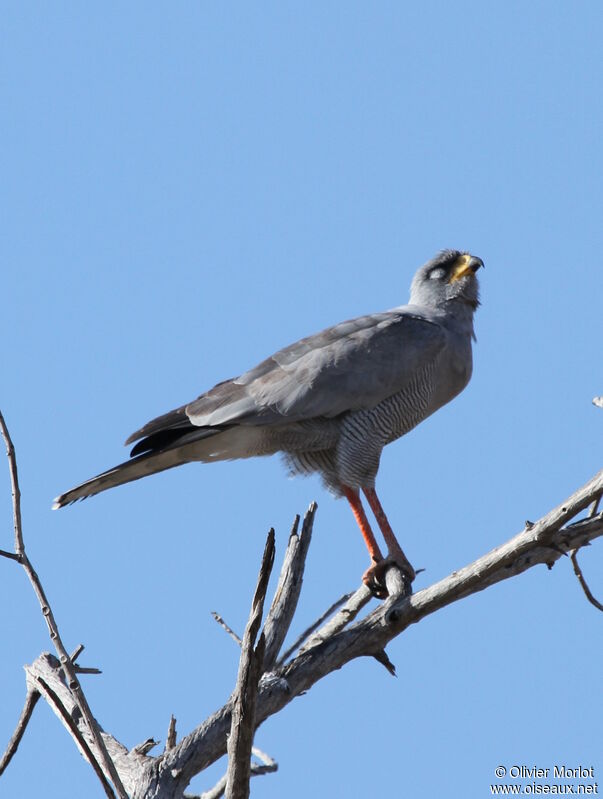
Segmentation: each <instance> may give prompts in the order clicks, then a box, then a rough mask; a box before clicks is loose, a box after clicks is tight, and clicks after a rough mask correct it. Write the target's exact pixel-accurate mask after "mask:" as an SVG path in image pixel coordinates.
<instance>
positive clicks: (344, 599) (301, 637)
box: [277, 594, 353, 667]
mask: <svg viewBox="0 0 603 799" xmlns="http://www.w3.org/2000/svg"><path fill="white" fill-rule="evenodd" d="M352 596H353V594H344V595H343V596H340V597H339V599H336V600H335V602H333V604H332V605H331V606H330V607H328V608H327V609H326V610H325V612H324V613H323V614H322V615H321V616H320V618H318V619H316V621H315V622H314V623H313V624H311V625H310V626H309V627H308V628H306V629H305V630H304V631H303V633H302V634H301V635H299V636H298V637H297V638H296V639H295V641H294V642H293V643H292V644H291V646H290V647H289V649H287V650H286V651H285V653H284V654H283V655H281V657H280V658H279V659H278V663H277V666H278V667H280V666H282V665H283V664H284V663H286V662H287V661H288V660H289V658H290V657H291V655H292V654H293V653H294V652H297V650H298V649H299V648H300V647H301V645H302V644H303V643H304V641H305V640H306V639H307V638H309V637H310V636H311V635H312V633H313V632H315V631H316V630H317V629H318V628H319V627H320V625H321V624H322V623H323V622H324V621H326V619H328V618H329V617H330V616H331V615H332V614H333V613H335V611H336V610H337V608H340V607H341V606H342V605H343V603H344V602H347V601H348V600H349V599H350V597H352Z"/></svg>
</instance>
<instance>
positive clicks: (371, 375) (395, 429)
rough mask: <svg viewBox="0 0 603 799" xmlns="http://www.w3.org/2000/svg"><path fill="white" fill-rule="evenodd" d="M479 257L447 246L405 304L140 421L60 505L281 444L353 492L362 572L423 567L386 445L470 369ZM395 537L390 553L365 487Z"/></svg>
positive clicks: (374, 581)
mask: <svg viewBox="0 0 603 799" xmlns="http://www.w3.org/2000/svg"><path fill="white" fill-rule="evenodd" d="M481 266H483V261H482V260H481V259H480V258H476V257H475V256H472V255H470V254H469V253H467V252H460V251H458V250H444V251H443V252H440V253H439V254H438V255H437V256H436V257H435V258H433V259H432V260H431V261H428V262H427V263H426V264H425V265H424V266H422V267H421V268H420V269H419V270H418V271H417V273H416V274H415V276H414V278H413V281H412V285H411V288H410V300H409V303H408V305H401V306H399V307H397V308H393V309H392V310H391V311H384V312H383V313H375V314H369V315H368V316H360V317H358V318H356V319H351V320H349V321H347V322H341V324H338V325H335V326H334V327H329V328H327V329H326V330H323V331H322V332H321V333H317V334H315V335H313V336H309V337H308V338H303V339H301V340H300V341H297V342H296V343H295V344H291V345H290V346H289V347H285V348H284V349H282V350H279V351H278V352H276V353H275V354H274V355H272V356H271V357H270V358H267V359H266V360H265V361H262V362H261V363H260V364H258V366H256V367H255V368H254V369H251V370H250V371H248V372H245V373H244V374H242V375H241V376H240V377H236V378H234V379H232V380H225V381H224V382H222V383H218V385H216V386H214V387H213V388H212V389H210V390H209V391H206V392H205V393H204V394H201V396H200V397H198V399H196V400H194V401H193V402H190V403H189V404H188V405H183V406H182V407H180V408H176V410H174V411H170V412H169V413H166V414H164V415H163V416H159V417H158V418H157V419H153V420H152V421H150V422H148V424H146V425H145V426H144V427H142V428H141V429H140V430H137V431H136V432H135V433H133V434H132V435H131V436H130V438H128V440H127V441H126V444H131V443H133V442H138V443H136V444H135V446H134V448H133V449H132V451H131V453H130V458H131V459H130V460H128V461H126V462H125V463H122V464H120V465H119V466H115V467H114V468H113V469H109V471H106V472H103V473H102V474H99V475H98V476H97V477H93V478H92V479H91V480H88V481H86V482H85V483H82V484H81V485H79V486H77V487H76V488H72V489H71V490H70V491H67V492H66V493H65V494H61V496H59V497H57V499H56V500H55V503H54V506H53V507H55V508H61V507H63V506H64V505H67V504H69V503H71V502H74V501H75V500H78V499H82V498H84V497H89V496H92V495H93V494H98V493H99V492H101V491H105V490H106V489H107V488H113V487H114V486H118V485H121V484H122V483H128V482H130V481H131V480H138V479H139V478H140V477H146V476H147V475H149V474H154V473H155V472H160V471H162V470H164V469H171V468H172V467H173V466H179V465H180V464H182V463H188V462H189V461H202V462H204V463H210V462H212V461H220V460H231V459H234V458H249V457H251V456H254V455H272V454H274V453H276V452H282V453H283V454H284V457H285V460H286V463H287V465H288V467H289V469H290V471H291V472H293V473H295V474H310V473H312V472H318V473H319V474H320V475H321V477H322V479H323V482H324V483H325V485H326V486H327V488H328V489H329V490H330V491H331V492H332V493H333V494H335V495H336V496H344V497H346V499H347V500H348V502H349V503H350V505H351V507H352V511H353V512H354V516H355V517H356V521H357V522H358V525H359V526H360V530H361V532H362V535H363V537H364V540H365V543H366V546H367V548H368V551H369V555H370V557H371V566H370V567H369V568H368V569H367V571H366V572H365V574H364V575H363V580H364V582H365V583H366V584H367V585H368V586H369V587H370V588H371V590H372V591H373V593H374V594H375V595H376V596H386V595H387V589H386V588H385V586H384V581H383V574H384V570H385V568H386V566H387V564H389V563H391V562H392V561H393V562H394V563H397V564H398V565H399V566H400V568H401V569H402V571H403V573H404V575H405V577H406V579H407V580H409V581H411V582H412V580H413V579H414V577H415V572H414V569H413V568H412V566H411V564H410V563H409V561H408V560H407V558H406V556H405V555H404V553H403V551H402V549H401V547H400V545H399V543H398V541H397V540H396V537H395V535H394V533H393V531H392V528H391V526H390V524H389V522H388V520H387V517H386V515H385V512H384V511H383V508H382V507H381V503H380V501H379V499H378V497H377V493H376V491H375V477H376V475H377V470H378V469H379V459H380V457H381V451H382V450H383V447H384V446H385V445H386V444H389V443H390V442H391V441H395V440H396V439H397V438H400V436H403V435H404V434H405V433H408V431H409V430H412V428H413V427H415V426H416V425H418V424H419V422H421V421H423V419H426V418H427V417H428V416H429V415H430V414H432V413H434V411H437V410H438V408H441V407H442V405H445V404H446V403H447V402H449V401H450V400H451V399H453V397H455V396H456V395H457V394H459V393H460V392H461V391H462V390H463V389H464V388H465V386H466V385H467V383H468V382H469V379H470V377H471V371H472V353H471V344H472V340H474V339H475V334H474V332H473V315H474V313H475V310H476V308H477V307H478V305H479V299H478V282H477V277H476V272H477V270H478V269H479V268H480V267H481ZM361 491H362V492H363V493H364V495H365V497H366V499H367V501H368V504H369V506H370V508H371V510H372V511H373V514H374V516H375V519H376V521H377V524H378V525H379V527H380V529H381V532H382V534H383V538H384V540H385V543H386V545H387V550H388V557H387V558H385V559H384V558H383V555H382V553H381V549H380V548H379V544H378V543H377V541H376V539H375V536H374V534H373V531H372V530H371V526H370V524H369V521H368V519H367V517H366V514H365V511H364V508H363V506H362V501H361V498H360V492H361Z"/></svg>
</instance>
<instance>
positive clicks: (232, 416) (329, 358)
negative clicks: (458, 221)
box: [186, 311, 446, 426]
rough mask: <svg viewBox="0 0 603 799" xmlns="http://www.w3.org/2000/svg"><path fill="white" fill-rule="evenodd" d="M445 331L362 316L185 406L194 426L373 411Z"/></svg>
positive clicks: (391, 317)
mask: <svg viewBox="0 0 603 799" xmlns="http://www.w3.org/2000/svg"><path fill="white" fill-rule="evenodd" d="M445 343H446V331H445V330H444V329H443V328H442V327H441V326H440V325H439V324H437V323H435V322H433V321H430V320H428V319H425V318H422V317H421V316H417V315H412V314H408V313H404V312H402V311H390V312H388V313H383V314H374V315H372V316H364V317H360V318H359V319H354V320H351V321H349V322H343V323H342V324H340V325H336V326H335V327H332V328H328V329H327V330H324V331H322V333H318V334H317V335H315V336H310V337H309V338H305V339H302V340H301V341H298V342H296V343H295V344H292V345H291V346H290V347H286V348H285V349H283V350H280V351H279V352H277V353H275V355H273V356H272V357H271V358H268V359H266V360H265V361H262V363H260V364H259V365H258V366H256V367H255V368H254V369H251V370H250V371H249V372H245V373H244V374H243V375H241V376H240V377H238V378H235V379H234V380H230V381H227V382H226V383H221V384H220V385H218V386H216V387H215V388H214V389H212V390H211V391H210V392H208V393H207V394H204V395H202V396H201V397H199V399H197V400H195V401H194V402H192V403H191V404H190V405H187V406H186V414H187V416H188V417H189V419H190V421H191V422H192V423H193V424H194V425H199V426H205V425H219V424H232V423H238V424H247V425H255V424H264V425H270V424H278V423H282V422H283V421H300V420H304V419H310V418H315V417H317V416H322V417H327V418H332V417H334V416H338V415H339V414H341V413H344V412H346V411H349V410H359V409H362V408H370V407H373V406H374V405H376V404H377V403H378V402H380V401H382V400H383V399H385V398H387V397H389V396H391V395H392V394H395V393H396V392H398V391H401V390H402V389H403V388H404V387H405V386H406V385H407V384H408V383H409V382H410V381H411V380H412V379H413V378H414V376H415V375H416V373H417V371H418V370H419V369H421V368H423V367H424V366H425V363H426V362H430V361H431V360H433V359H435V358H436V356H437V355H438V353H439V352H440V351H441V349H442V348H443V347H444V346H445Z"/></svg>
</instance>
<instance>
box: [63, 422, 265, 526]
mask: <svg viewBox="0 0 603 799" xmlns="http://www.w3.org/2000/svg"><path fill="white" fill-rule="evenodd" d="M263 435H264V434H263V430H262V429H261V428H259V427H241V426H232V427H195V426H194V425H189V426H188V427H184V426H181V427H180V428H178V429H176V430H172V431H169V430H161V431H156V432H154V433H153V434H152V435H150V436H148V437H147V438H145V439H143V440H142V441H141V442H140V443H138V444H137V445H136V446H135V447H134V449H133V450H132V454H133V455H134V456H135V457H133V458H132V459H131V460H129V461H126V462H125V463H120V464H119V465H118V466H114V467H113V468H112V469H109V470H108V471H106V472H103V473H102V474H98V475H97V476H96V477H92V478H91V479H90V480H86V482H85V483H82V484H81V485H79V486H76V487H75V488H72V489H71V490H70V491H67V492H65V493H64V494H61V495H60V496H58V497H57V498H56V499H55V501H54V503H53V505H52V507H53V510H57V509H58V508H63V507H65V505H70V504H71V503H72V502H76V501H77V500H78V499H84V498H85V497H92V496H94V494H100V492H101V491H106V490H107V489H108V488H114V487H115V486H119V485H122V484H123V483H131V482H132V480H140V478H141V477H146V476H147V475H149V474H155V472H163V471H164V470H165V469H171V468H173V467H174V466H180V465H181V464H182V463H190V462H191V461H202V462H205V463H211V462H214V461H220V460H234V459H237V458H250V457H252V456H253V455H270V454H272V453H273V452H276V448H275V447H273V448H271V447H269V446H267V445H266V443H265V442H264V440H263ZM145 450H146V451H145Z"/></svg>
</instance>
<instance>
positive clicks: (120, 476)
mask: <svg viewBox="0 0 603 799" xmlns="http://www.w3.org/2000/svg"><path fill="white" fill-rule="evenodd" d="M183 450H184V448H183V447H177V448H172V449H167V450H165V451H163V452H147V453H145V454H144V455H139V456H138V457H137V458H132V460H129V461H125V462H124V463H120V464H118V465H117V466H114V467H113V468H112V469H109V470H108V471H106V472H102V474H98V475H97V476H96V477H92V478H91V479H90V480H86V482H85V483H81V485H78V486H76V487H75V488H72V489H71V490H69V491H67V492H65V493H64V494H61V495H60V496H58V497H57V498H56V499H55V501H54V503H53V505H52V508H53V510H58V508H64V507H65V505H71V503H72V502H76V501H77V500H78V499H85V498H86V497H92V496H94V495H95V494H100V492H101V491H106V490H107V489H108V488H114V487H115V486H119V485H123V484H124V483H131V482H132V481H133V480H140V478H141V477H146V476H147V475H149V474H155V472H162V471H164V470H165V469H171V468H172V467H173V466H179V465H180V464H181V463H186V462H187V461H189V460H191V459H190V458H189V457H188V456H187V453H186V452H184V451H183Z"/></svg>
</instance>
